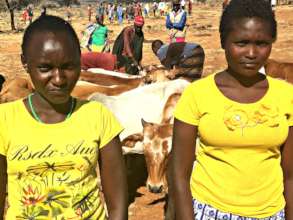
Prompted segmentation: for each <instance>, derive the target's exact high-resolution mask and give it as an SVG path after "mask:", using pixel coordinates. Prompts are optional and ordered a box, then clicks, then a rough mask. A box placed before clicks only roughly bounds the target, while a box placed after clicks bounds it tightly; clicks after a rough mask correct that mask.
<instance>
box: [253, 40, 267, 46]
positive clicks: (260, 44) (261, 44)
mask: <svg viewBox="0 0 293 220" xmlns="http://www.w3.org/2000/svg"><path fill="white" fill-rule="evenodd" d="M256 44H257V46H260V47H265V46H267V45H269V43H268V42H264V41H263V42H257V43H256Z"/></svg>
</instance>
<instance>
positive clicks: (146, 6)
mask: <svg viewBox="0 0 293 220" xmlns="http://www.w3.org/2000/svg"><path fill="white" fill-rule="evenodd" d="M143 11H144V16H145V17H148V16H149V11H150V5H149V3H148V2H146V3H145V4H144V9H143Z"/></svg>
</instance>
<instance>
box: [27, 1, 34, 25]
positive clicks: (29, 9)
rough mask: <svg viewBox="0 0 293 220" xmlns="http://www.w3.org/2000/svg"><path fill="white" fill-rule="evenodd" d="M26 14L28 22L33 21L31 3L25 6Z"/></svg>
mask: <svg viewBox="0 0 293 220" xmlns="http://www.w3.org/2000/svg"><path fill="white" fill-rule="evenodd" d="M27 14H28V20H29V23H30V24H31V23H32V22H33V17H34V11H33V6H32V5H29V6H28V7H27Z"/></svg>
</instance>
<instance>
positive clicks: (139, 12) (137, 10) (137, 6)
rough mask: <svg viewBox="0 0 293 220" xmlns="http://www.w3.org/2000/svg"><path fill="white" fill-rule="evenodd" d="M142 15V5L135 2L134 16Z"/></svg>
mask: <svg viewBox="0 0 293 220" xmlns="http://www.w3.org/2000/svg"><path fill="white" fill-rule="evenodd" d="M137 16H142V10H141V5H140V3H139V2H136V3H134V17H137Z"/></svg>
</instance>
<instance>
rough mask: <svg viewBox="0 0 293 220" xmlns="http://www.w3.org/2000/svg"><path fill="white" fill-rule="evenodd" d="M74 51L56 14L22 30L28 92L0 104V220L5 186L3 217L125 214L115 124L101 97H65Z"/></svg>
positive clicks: (68, 30)
mask: <svg viewBox="0 0 293 220" xmlns="http://www.w3.org/2000/svg"><path fill="white" fill-rule="evenodd" d="M80 54H81V53H80V47H79V40H78V38H77V35H76V33H75V32H74V30H73V28H72V27H71V25H70V24H69V23H68V22H66V21H64V20H63V19H61V18H59V17H55V16H46V15H44V16H41V17H40V18H38V19H37V20H35V21H34V22H33V23H32V24H31V25H30V26H29V27H28V28H27V29H26V31H25V33H24V37H23V43H22V55H21V60H22V63H23V66H24V68H25V70H26V71H27V72H28V74H29V75H30V77H31V81H32V83H33V85H34V89H35V92H34V93H33V94H30V95H29V96H28V97H26V98H24V99H22V100H17V101H14V102H11V103H5V104H1V105H0V218H1V219H2V218H4V217H3V212H4V207H5V197H6V192H7V194H8V195H7V198H8V199H7V200H8V204H9V206H8V209H7V213H6V219H9V220H12V219H56V220H61V219H99V220H104V219H120V220H124V219H127V215H128V213H127V186H126V176H125V165H124V162H123V157H122V148H121V144H120V140H119V133H120V132H121V131H122V127H121V125H120V124H119V123H118V121H117V120H116V118H115V117H114V116H113V114H112V113H111V112H110V111H109V110H108V109H107V108H106V107H104V106H103V105H102V104H101V103H98V102H94V101H86V100H78V99H76V98H74V97H72V96H71V95H70V94H71V92H72V90H73V88H74V86H75V84H76V82H77V80H78V78H79V74H80ZM97 164H99V168H100V174H101V175H100V176H101V179H100V180H101V185H102V187H101V186H100V181H99V180H98V178H97V170H96V169H97ZM117 183H119V185H118V186H117ZM6 186H7V188H6ZM101 188H102V190H103V193H104V196H105V202H106V205H107V209H108V215H107V212H106V210H105V208H104V204H103V202H102V200H101V199H100V189H101ZM6 189H7V191H6Z"/></svg>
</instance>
